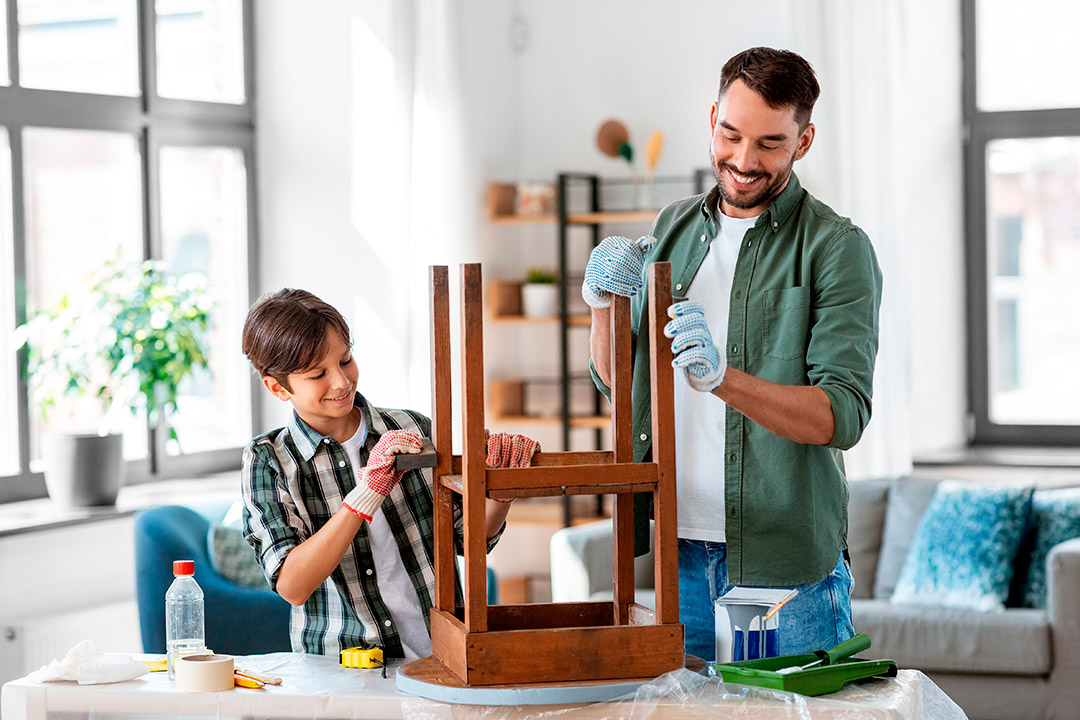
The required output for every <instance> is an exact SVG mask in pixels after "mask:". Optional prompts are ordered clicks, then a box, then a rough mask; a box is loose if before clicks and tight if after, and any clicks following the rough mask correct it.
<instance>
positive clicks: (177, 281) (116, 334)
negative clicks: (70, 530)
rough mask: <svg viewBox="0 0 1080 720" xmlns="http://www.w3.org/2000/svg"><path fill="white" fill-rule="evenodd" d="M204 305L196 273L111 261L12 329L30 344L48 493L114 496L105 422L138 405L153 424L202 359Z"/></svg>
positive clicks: (116, 452)
mask: <svg viewBox="0 0 1080 720" xmlns="http://www.w3.org/2000/svg"><path fill="white" fill-rule="evenodd" d="M210 308H211V301H210V296H209V294H208V293H207V291H206V288H205V279H204V278H203V277H202V276H201V275H198V274H194V273H192V274H188V275H185V276H183V277H176V276H175V275H173V274H171V273H169V272H167V271H166V270H165V269H164V268H163V267H162V265H161V264H160V263H158V262H156V261H153V260H148V261H145V262H143V263H121V262H120V261H119V260H114V261H109V262H107V263H105V265H104V266H103V267H102V268H101V269H100V270H99V271H97V272H95V273H93V274H92V275H91V276H90V277H89V278H88V279H87V281H86V283H85V284H84V285H83V286H82V287H80V288H78V289H77V290H75V291H73V292H71V293H70V294H67V295H65V296H64V297H63V298H61V300H60V301H59V302H58V303H56V305H54V306H52V307H48V308H45V309H43V310H41V311H40V312H38V313H36V314H35V315H34V317H33V318H32V319H31V320H30V321H29V322H27V323H26V324H25V325H23V326H21V327H20V328H19V329H18V330H17V343H16V344H17V345H18V346H19V347H21V346H22V345H24V344H25V345H26V346H27V348H28V352H29V354H28V365H27V369H28V384H29V387H30V399H31V407H32V408H36V410H37V412H38V413H39V414H40V415H41V417H42V419H43V420H44V422H45V428H46V432H45V433H44V435H43V437H42V455H43V457H44V459H45V461H46V468H45V482H46V486H47V487H48V490H49V495H50V497H52V498H53V500H54V501H55V502H57V503H58V504H61V505H68V506H84V505H111V504H113V503H114V502H115V501H116V494H117V491H118V490H119V487H120V483H121V476H122V472H123V453H122V447H121V437H122V436H121V435H120V434H119V433H116V432H114V428H115V427H116V425H117V423H118V421H119V420H120V419H121V417H122V416H123V415H124V414H126V413H132V414H135V413H138V412H139V411H140V410H141V409H145V410H146V413H147V417H148V419H149V421H150V424H151V426H152V427H157V426H160V425H161V422H162V420H163V419H165V418H166V416H167V413H168V411H169V409H170V408H174V407H175V406H176V400H177V394H178V388H179V385H180V383H181V381H183V380H184V378H186V377H188V376H190V375H191V374H192V373H193V371H194V370H195V369H196V368H200V367H201V368H205V367H207V362H206V352H205V350H204V344H205V335H206V331H207V329H208V327H209V318H210ZM166 425H167V421H166ZM169 432H170V437H172V438H175V437H176V434H175V430H173V429H172V428H170V430H169Z"/></svg>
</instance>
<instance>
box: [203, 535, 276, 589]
mask: <svg viewBox="0 0 1080 720" xmlns="http://www.w3.org/2000/svg"><path fill="white" fill-rule="evenodd" d="M206 536H207V537H206V546H207V551H208V552H209V554H210V564H211V565H212V566H213V568H214V570H215V571H216V572H217V574H218V575H221V576H222V577H224V578H226V579H228V580H231V581H232V582H234V583H236V584H237V585H240V586H242V587H249V588H258V589H260V590H269V589H270V584H269V583H268V582H267V580H266V576H265V575H264V574H263V570H262V567H261V566H260V565H259V561H258V560H256V559H255V551H254V550H252V549H251V546H250V545H248V544H247V541H246V540H244V531H243V530H241V529H240V528H238V527H232V526H227V525H221V524H217V523H215V524H213V525H211V526H210V529H209V530H208V531H207V533H206Z"/></svg>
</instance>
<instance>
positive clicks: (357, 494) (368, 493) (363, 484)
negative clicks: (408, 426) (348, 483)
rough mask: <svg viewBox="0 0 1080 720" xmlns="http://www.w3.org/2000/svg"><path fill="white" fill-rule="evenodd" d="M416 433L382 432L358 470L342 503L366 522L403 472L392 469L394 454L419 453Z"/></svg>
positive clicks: (419, 445)
mask: <svg viewBox="0 0 1080 720" xmlns="http://www.w3.org/2000/svg"><path fill="white" fill-rule="evenodd" d="M420 448H421V443H420V436H419V435H417V434H415V433H411V432H409V431H407V430H390V431H389V432H387V433H386V434H384V435H383V436H382V437H381V438H379V441H378V442H377V443H375V447H373V448H372V449H371V454H370V455H368V464H367V465H365V466H364V467H363V468H362V469H361V470H360V484H358V485H357V486H356V487H355V488H353V490H352V491H351V492H350V493H349V494H348V495H346V496H345V499H344V500H343V501H342V503H341V504H342V505H343V506H344V507H345V508H346V509H347V510H349V511H350V512H352V513H354V514H356V515H359V516H360V517H362V518H364V519H365V520H367V521H368V522H371V518H372V516H373V515H374V514H375V511H376V510H378V509H379V506H381V505H382V504H383V500H385V499H386V496H387V495H389V494H390V491H391V490H393V489H394V486H395V485H397V484H398V483H399V482H400V481H401V476H402V475H404V474H405V473H404V472H403V471H400V470H395V469H394V457H395V456H396V455H399V454H407V455H413V454H415V453H418V452H420Z"/></svg>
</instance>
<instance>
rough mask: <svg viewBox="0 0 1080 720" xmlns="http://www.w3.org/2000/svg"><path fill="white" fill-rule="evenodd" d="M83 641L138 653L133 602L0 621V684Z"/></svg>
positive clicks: (139, 644) (139, 643) (136, 613)
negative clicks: (0, 622)
mask: <svg viewBox="0 0 1080 720" xmlns="http://www.w3.org/2000/svg"><path fill="white" fill-rule="evenodd" d="M83 640H89V641H90V642H92V643H94V646H95V647H96V648H97V649H98V650H101V651H102V652H126V653H138V652H142V638H141V635H140V633H139V611H138V607H137V606H136V603H135V602H134V601H127V602H121V603H115V604H110V605H101V606H97V607H91V608H84V609H82V610H76V611H71V612H66V613H63V614H58V615H48V616H45V617H39V618H30V619H18V620H13V621H9V622H8V621H6V622H3V623H2V624H0V684H2V683H5V682H7V681H9V680H15V679H17V678H20V677H22V676H23V675H26V674H27V673H29V672H32V671H34V670H37V669H38V668H40V667H41V666H42V665H48V664H49V663H50V662H52V661H53V660H54V659H56V660H59V659H61V658H63V657H64V655H66V654H67V651H68V650H70V649H71V648H73V647H74V646H75V645H77V644H79V643H80V642H82V641H83Z"/></svg>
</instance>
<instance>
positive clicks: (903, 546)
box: [874, 476, 941, 600]
mask: <svg viewBox="0 0 1080 720" xmlns="http://www.w3.org/2000/svg"><path fill="white" fill-rule="evenodd" d="M940 482H941V481H940V480H937V479H934V478H928V477H912V476H904V477H900V478H898V479H896V480H895V481H893V482H892V483H891V484H890V485H889V494H888V502H887V504H886V506H885V527H884V529H883V531H882V535H881V554H880V555H879V556H878V562H877V572H876V573H875V574H874V597H876V598H883V599H886V600H887V599H888V598H889V597H890V596H892V594H893V588H895V587H896V580H897V578H899V577H900V568H902V567H903V566H904V559H905V558H907V552H908V547H909V546H910V545H911V539H912V538H913V537H914V536H915V528H916V527H918V525H919V519H920V518H921V517H922V515H923V511H925V510H926V506H927V505H929V504H930V498H932V497H933V496H934V491H935V490H936V489H937V486H938V483H940Z"/></svg>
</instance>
